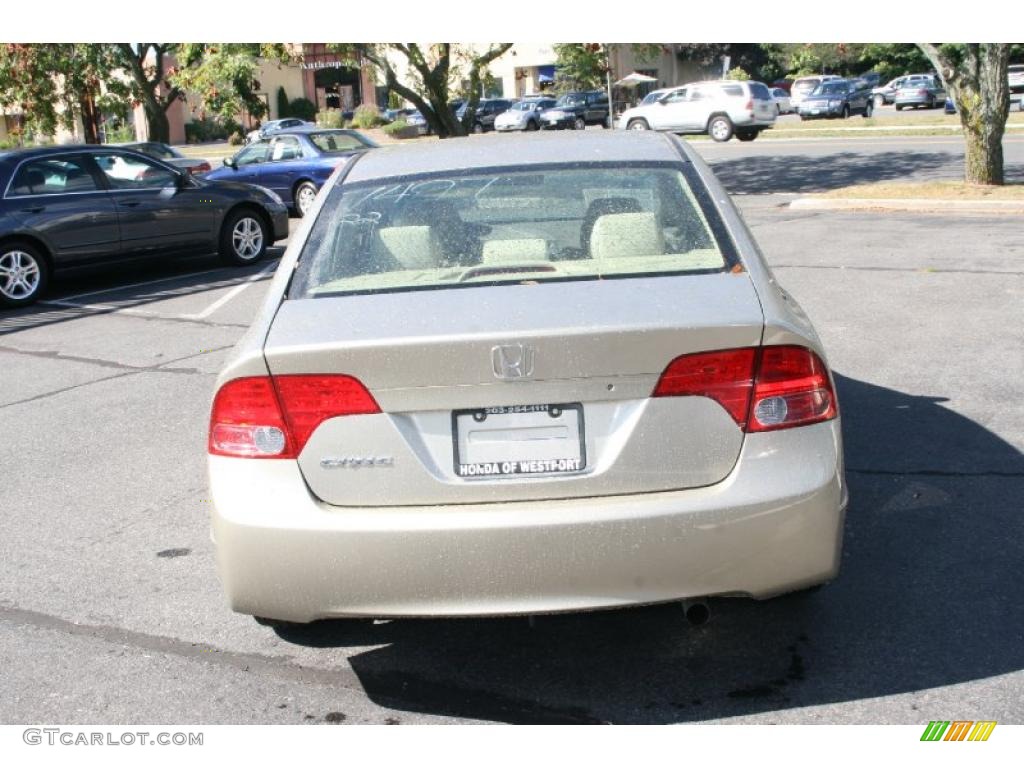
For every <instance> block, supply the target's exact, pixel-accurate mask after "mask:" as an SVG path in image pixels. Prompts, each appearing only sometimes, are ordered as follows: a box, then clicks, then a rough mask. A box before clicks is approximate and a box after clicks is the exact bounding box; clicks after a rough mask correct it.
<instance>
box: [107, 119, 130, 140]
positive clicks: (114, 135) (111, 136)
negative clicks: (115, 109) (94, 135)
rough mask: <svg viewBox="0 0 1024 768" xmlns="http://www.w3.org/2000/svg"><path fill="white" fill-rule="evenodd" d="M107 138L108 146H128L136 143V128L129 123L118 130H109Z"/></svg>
mask: <svg viewBox="0 0 1024 768" xmlns="http://www.w3.org/2000/svg"><path fill="white" fill-rule="evenodd" d="M106 138H107V143H108V144H127V143H128V142H130V141H135V128H134V127H133V126H131V125H128V124H127V123H122V124H121V125H119V126H117V127H116V128H108V129H107V136H106Z"/></svg>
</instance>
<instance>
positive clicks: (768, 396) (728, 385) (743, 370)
mask: <svg viewBox="0 0 1024 768" xmlns="http://www.w3.org/2000/svg"><path fill="white" fill-rule="evenodd" d="M685 395H690V396H695V397H709V398H711V399H712V400H715V401H716V402H718V403H719V404H720V405H721V406H722V407H723V408H725V410H726V411H727V412H728V413H729V415H730V416H732V418H733V420H734V421H735V422H736V423H737V424H738V425H739V427H740V428H741V429H743V430H745V431H747V432H767V431H769V430H774V429H786V428H788V427H796V426H801V425H804V424H813V423H815V422H818V421H827V420H829V419H832V418H835V416H836V398H835V393H834V392H833V390H832V382H831V380H830V379H829V375H828V369H827V368H826V367H825V364H824V363H823V362H822V361H821V358H819V357H818V356H817V355H816V354H814V352H812V351H811V350H809V349H806V348H805V347H796V346H777V347H762V348H760V349H759V348H755V347H747V348H743V349H730V350H720V351H717V352H699V353H696V354H692V355H683V356H682V357H677V358H676V359H675V360H673V361H672V362H671V363H669V366H668V368H666V369H665V372H664V373H663V374H662V375H661V378H660V379H659V380H658V385H657V386H656V387H655V388H654V393H653V395H652V396H653V397H678V396H685Z"/></svg>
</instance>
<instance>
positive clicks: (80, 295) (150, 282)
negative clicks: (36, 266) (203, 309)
mask: <svg viewBox="0 0 1024 768" xmlns="http://www.w3.org/2000/svg"><path fill="white" fill-rule="evenodd" d="M224 270H225V268H224V267H219V268H218V269H207V270H204V271H203V272H184V273H182V274H180V275H172V276H171V277H161V278H158V279H157V280H145V281H143V282H141V283H128V284H127V285H115V286H114V287H113V288H100V289H99V290H95V291H86V292H85V293H74V294H72V295H70V296H65V297H63V298H62V299H61V301H74V300H75V299H81V298H83V297H84V296H95V295H96V294H97V293H114V292H116V291H123V290H125V289H127V288H141V287H142V286H144V285H156V284H157V283H166V282H169V281H171V280H181V279H182V278H183V277H196V276H198V275H209V274H212V273H213V272H223V271H224ZM48 303H49V304H56V303H57V300H53V301H50V302H48Z"/></svg>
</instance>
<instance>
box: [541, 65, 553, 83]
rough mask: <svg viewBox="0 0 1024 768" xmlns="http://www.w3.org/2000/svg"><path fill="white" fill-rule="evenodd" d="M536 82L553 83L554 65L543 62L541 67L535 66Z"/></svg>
mask: <svg viewBox="0 0 1024 768" xmlns="http://www.w3.org/2000/svg"><path fill="white" fill-rule="evenodd" d="M537 82H539V83H553V82H555V65H554V64H545V65H544V66H542V67H537Z"/></svg>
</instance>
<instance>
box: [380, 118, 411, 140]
mask: <svg viewBox="0 0 1024 768" xmlns="http://www.w3.org/2000/svg"><path fill="white" fill-rule="evenodd" d="M381 130H382V131H384V133H386V134H387V135H388V136H391V137H393V138H402V137H403V134H405V133H406V132H408V130H409V124H408V123H407V122H405V118H403V117H400V118H398V119H397V120H395V121H393V122H390V123H388V124H387V125H385V126H384V127H383V128H382V129H381Z"/></svg>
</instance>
